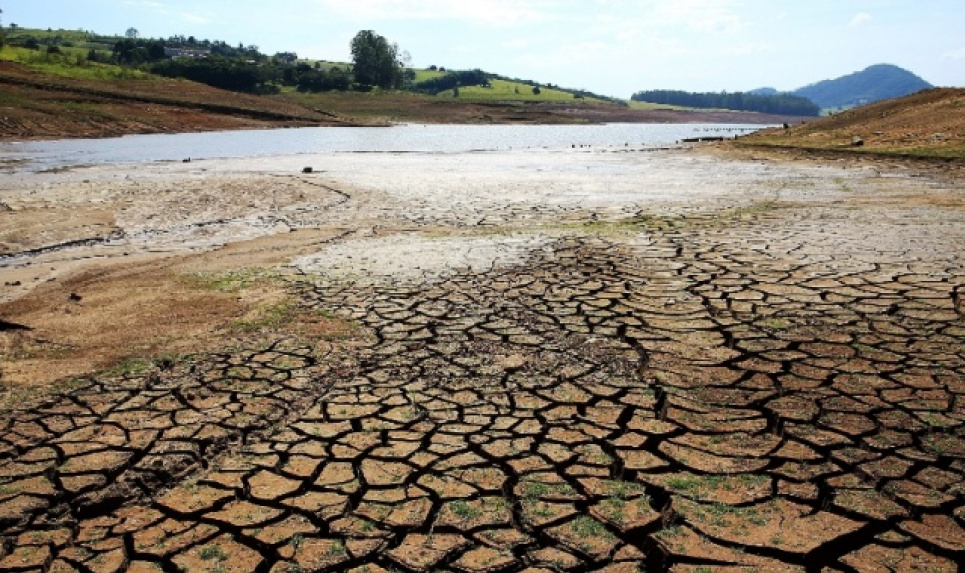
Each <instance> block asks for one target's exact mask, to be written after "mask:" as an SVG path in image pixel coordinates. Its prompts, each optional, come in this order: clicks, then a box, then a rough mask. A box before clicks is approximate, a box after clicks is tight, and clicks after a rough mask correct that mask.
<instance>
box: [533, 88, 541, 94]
mask: <svg viewBox="0 0 965 573" xmlns="http://www.w3.org/2000/svg"><path fill="white" fill-rule="evenodd" d="M539 94H540V89H539V86H533V95H539Z"/></svg>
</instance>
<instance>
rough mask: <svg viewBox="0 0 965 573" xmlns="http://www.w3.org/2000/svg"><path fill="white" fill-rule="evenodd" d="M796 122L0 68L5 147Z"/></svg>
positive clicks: (1, 133) (746, 115)
mask: <svg viewBox="0 0 965 573" xmlns="http://www.w3.org/2000/svg"><path fill="white" fill-rule="evenodd" d="M793 119H794V118H786V117H780V116H770V115H763V114H755V113H741V112H681V111H670V110H657V111H641V110H630V109H628V108H623V107H620V106H616V105H609V104H606V105H604V104H581V105H576V104H569V103H563V104H559V103H535V104H522V103H518V102H497V103H487V104H483V103H465V102H451V101H443V100H439V99H437V98H432V97H428V96H420V95H414V94H408V93H386V94H359V93H330V94H319V95H315V96H311V97H309V98H306V97H305V96H301V95H298V94H290V95H282V96H272V97H258V96H253V95H245V94H239V93H235V92H229V91H224V90H219V89H215V88H211V87H208V86H205V85H202V84H197V83H194V82H189V81H181V80H171V79H164V78H153V79H145V80H123V81H121V80H118V81H94V80H77V79H68V78H63V77H58V76H52V75H48V74H43V73H40V72H37V71H34V70H30V69H28V68H26V67H24V66H22V65H20V64H16V63H13V62H0V141H2V140H23V139H58V138H72V137H114V136H120V135H125V134H133V133H169V132H170V133H184V132H193V131H217V130H229V129H259V128H278V127H301V126H313V125H324V126H339V125H341V126H365V125H385V124H386V123H398V122H412V123H524V124H537V123H547V124H556V123H606V122H611V123H612V122H640V123H750V124H775V123H782V122H784V121H793Z"/></svg>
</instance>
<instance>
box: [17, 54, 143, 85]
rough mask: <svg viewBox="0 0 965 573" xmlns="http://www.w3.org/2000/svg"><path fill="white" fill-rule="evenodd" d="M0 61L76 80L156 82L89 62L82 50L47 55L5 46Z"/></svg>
mask: <svg viewBox="0 0 965 573" xmlns="http://www.w3.org/2000/svg"><path fill="white" fill-rule="evenodd" d="M0 60H3V61H8V62H16V63H18V64H21V65H23V66H25V67H27V68H29V69H31V70H35V71H38V72H43V73H45V74H50V75H52V76H58V77H62V78H70V79H76V80H101V81H116V80H157V79H159V78H158V77H157V76H154V75H152V74H149V73H147V72H142V71H140V70H136V69H132V68H125V67H121V66H114V65H110V64H101V63H98V62H91V61H88V60H87V58H86V56H85V55H84V51H83V50H80V49H76V50H64V53H62V54H48V53H47V52H46V51H45V50H43V49H41V50H39V51H38V50H28V49H26V48H18V47H14V46H5V47H4V48H3V49H2V50H0Z"/></svg>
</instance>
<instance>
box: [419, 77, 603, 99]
mask: <svg viewBox="0 0 965 573" xmlns="http://www.w3.org/2000/svg"><path fill="white" fill-rule="evenodd" d="M489 84H490V85H489V87H483V86H467V87H462V88H459V98H458V99H460V100H467V101H481V102H486V101H532V102H594V103H603V100H599V99H594V98H586V99H577V98H575V97H573V94H571V93H569V92H567V91H563V90H559V89H555V88H548V87H542V86H540V88H539V93H538V94H535V93H533V86H530V85H528V84H523V83H519V82H513V81H508V80H497V79H494V80H490V82H489ZM436 97H437V98H450V99H452V98H454V97H455V95H454V90H447V91H444V92H439V94H438V95H436Z"/></svg>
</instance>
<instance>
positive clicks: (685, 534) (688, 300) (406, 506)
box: [0, 152, 965, 572]
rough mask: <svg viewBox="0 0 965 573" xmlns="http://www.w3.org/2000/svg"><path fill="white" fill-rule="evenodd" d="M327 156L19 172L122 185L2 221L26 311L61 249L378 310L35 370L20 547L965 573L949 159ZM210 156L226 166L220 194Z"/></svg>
mask: <svg viewBox="0 0 965 573" xmlns="http://www.w3.org/2000/svg"><path fill="white" fill-rule="evenodd" d="M296 161H297V162H298V163H297V164H296V163H295V162H296ZM318 161H324V162H325V169H326V171H327V172H326V173H323V174H320V175H317V176H292V175H285V174H286V173H288V174H290V173H294V172H296V170H295V166H296V165H299V166H300V164H301V163H304V162H305V159H304V158H295V159H291V158H288V159H285V158H281V159H279V158H274V159H264V160H255V161H250V162H247V163H246V164H245V165H243V166H242V165H238V164H232V165H230V166H219V165H217V164H214V163H213V162H212V163H211V164H209V165H207V166H206V167H205V168H206V169H208V171H206V172H205V173H203V174H201V173H197V172H194V171H192V170H195V169H197V166H191V167H184V166H155V167H150V168H144V167H142V168H140V169H139V170H131V171H129V172H128V175H130V176H132V177H133V178H134V179H135V181H134V182H130V181H126V180H123V178H121V179H122V180H121V181H115V180H114V179H115V177H114V175H116V173H113V174H105V173H104V172H98V171H96V170H94V171H86V170H85V171H83V172H82V173H79V174H78V173H67V174H59V175H43V176H37V177H40V180H39V181H38V182H31V181H34V180H33V179H31V177H33V176H30V177H28V176H23V177H22V178H21V179H20V180H17V181H14V180H13V179H11V183H10V184H9V185H6V187H5V188H4V190H3V191H2V193H3V195H2V200H3V201H4V202H5V204H6V205H7V206H8V211H7V212H6V216H7V217H8V218H7V221H20V220H21V219H19V218H15V215H17V214H18V213H19V214H21V215H27V214H28V213H30V212H31V211H30V209H29V208H28V207H31V205H28V204H27V203H29V201H28V198H30V197H34V199H30V201H33V200H37V201H40V200H46V201H48V202H47V203H44V204H43V206H40V204H33V206H34V207H37V209H40V211H37V212H35V213H34V214H35V215H36V214H38V213H40V214H42V213H43V210H44V209H48V210H49V209H53V210H55V211H56V210H58V209H63V208H64V205H68V207H69V208H67V209H66V210H65V211H70V212H76V211H77V210H78V209H81V208H84V207H87V208H93V207H91V206H90V205H88V204H87V203H89V202H85V201H84V200H81V199H78V198H77V196H76V195H75V194H74V193H73V191H74V190H75V189H76V188H77V186H86V188H88V189H89V190H90V191H94V190H100V191H102V192H103V195H102V198H103V200H104V204H103V205H102V206H105V211H106V214H105V215H104V218H103V221H104V222H103V228H99V229H95V230H92V229H90V228H86V227H83V225H81V226H79V227H78V228H82V229H85V230H84V232H83V233H81V232H80V231H63V235H58V236H57V237H56V239H55V240H52V241H51V243H50V245H46V246H45V245H39V244H29V245H28V244H27V241H28V240H27V239H18V240H19V241H20V242H19V243H18V242H16V241H15V240H14V239H15V238H13V237H9V236H8V238H6V239H5V241H4V242H5V244H7V245H13V246H10V247H8V250H9V251H11V254H9V255H8V256H7V259H6V267H4V268H0V272H2V273H3V275H2V276H5V277H6V276H13V273H20V274H23V275H24V277H26V276H27V275H34V276H33V277H32V278H36V279H38V280H37V281H36V285H34V283H29V282H24V281H28V280H29V279H27V278H24V279H23V280H21V281H20V282H21V284H20V285H18V286H16V287H13V286H11V287H9V288H8V290H7V291H5V296H7V297H8V298H10V299H11V301H10V302H8V303H6V304H5V305H4V306H3V307H0V308H2V309H3V312H4V314H3V318H4V320H6V321H9V324H13V323H17V324H23V325H24V326H31V325H30V324H24V323H23V322H17V321H18V320H21V321H22V320H23V319H22V318H21V317H28V318H29V317H34V319H36V320H38V321H41V318H39V317H40V316H41V315H40V314H30V312H34V313H39V312H40V311H37V310H36V307H37V303H36V302H35V303H33V306H31V305H27V304H26V303H23V302H22V301H24V300H34V301H36V300H41V299H43V297H53V296H63V295H64V294H65V291H59V290H57V289H58V288H62V287H60V286H58V282H59V281H61V280H68V281H69V278H67V279H65V278H63V277H62V278H61V279H59V280H58V281H55V282H54V283H48V282H46V278H45V277H49V275H46V274H43V273H38V269H39V268H43V269H44V273H47V272H51V273H53V272H55V271H47V270H46V269H48V268H50V265H51V264H54V268H55V269H65V268H66V269H70V271H71V272H77V271H78V270H83V269H84V268H87V266H89V265H93V264H97V265H107V264H108V263H111V264H114V263H116V264H119V265H120V264H123V260H124V259H123V254H122V253H121V252H120V251H124V252H127V253H128V256H130V257H145V256H147V257H150V256H154V257H158V258H157V259H152V261H153V262H149V263H147V264H148V265H149V266H153V267H158V266H161V267H163V269H162V270H163V271H164V272H185V269H192V268H193V269H196V268H199V267H200V268H222V267H225V266H227V267H230V265H231V264H236V263H237V261H236V260H235V259H233V258H232V257H234V256H237V257H238V258H240V259H241V260H248V261H254V262H256V263H257V262H260V263H262V264H265V265H268V264H269V263H272V262H273V261H274V262H284V261H275V259H284V260H285V261H288V262H287V263H286V264H285V265H283V266H282V267H281V268H282V269H283V271H281V272H280V274H281V277H280V278H279V279H277V280H278V281H280V282H281V283H283V284H284V285H285V287H284V288H285V289H286V291H287V293H288V295H289V296H291V297H294V300H295V301H297V305H298V308H299V309H300V310H301V311H302V314H301V315H299V316H300V319H299V320H301V321H302V322H305V320H306V319H305V317H306V316H308V317H311V316H314V317H316V319H317V320H318V321H322V320H323V319H324V320H331V319H332V317H339V318H341V319H343V320H345V321H351V322H352V323H354V325H355V327H354V329H353V330H352V331H351V334H350V335H348V336H334V337H333V336H313V335H312V333H311V332H309V331H300V332H299V333H298V335H296V336H288V335H286V336H284V337H281V336H279V337H277V338H276V339H272V338H271V333H272V332H273V331H268V332H267V333H263V334H262V335H261V336H259V337H254V338H251V339H245V338H244V337H241V338H239V339H238V340H237V341H235V342H236V343H235V344H233V345H226V346H225V347H224V348H220V349H217V350H212V351H210V352H202V353H196V354H193V355H191V356H189V357H182V358H179V359H177V360H170V361H167V360H159V361H156V362H155V364H154V367H153V368H151V369H149V370H147V371H144V372H130V371H125V372H119V371H117V370H114V371H107V372H102V373H99V374H94V375H90V376H86V377H84V378H81V379H79V380H76V381H74V382H72V383H70V384H68V385H61V386H57V387H56V388H54V389H51V390H47V391H45V392H39V391H37V392H36V395H34V394H33V393H32V389H31V388H29V384H27V383H26V381H24V382H22V383H21V384H20V386H19V387H18V388H19V389H18V394H17V395H18V400H17V401H15V402H14V401H9V400H8V401H7V402H6V405H5V410H4V411H3V413H2V414H0V531H2V532H3V533H2V535H3V545H2V549H0V569H2V570H23V571H28V570H55V571H97V572H102V571H103V572H106V571H119V570H125V569H126V570H132V571H156V570H161V571H178V570H187V571H259V572H267V571H274V572H282V571H284V572H294V571H344V570H352V571H370V572H377V571H393V570H394V571H419V572H421V571H458V572H501V571H507V572H510V571H531V572H536V571H644V570H646V571H666V570H670V571H681V572H683V571H689V572H697V571H829V572H830V571H956V570H958V569H959V567H960V565H959V564H960V563H961V562H962V561H963V559H965V528H963V524H965V402H963V400H965V300H963V297H965V260H963V254H965V195H963V192H965V191H963V189H962V182H961V180H960V179H949V178H944V177H942V176H941V174H940V173H934V172H932V173H926V174H920V173H916V172H915V170H914V169H913V168H908V167H907V166H906V167H902V166H888V165H882V164H866V165H843V164H842V165H828V164H824V163H813V164H811V163H806V162H791V163H776V162H769V161H762V160H755V161H749V160H742V161H736V160H726V159H720V158H713V157H709V156H706V155H701V154H696V153H692V152H689V153H688V152H673V153H660V154H654V153H619V154H618V153H599V152H592V153H576V152H573V153H556V154H552V153H545V154H543V153H507V154H470V155H462V156H401V155H400V156H397V155H391V156H379V157H358V156H329V157H324V158H320V159H318ZM99 178H100V179H99ZM85 181H86V182H85ZM199 181H200V182H202V183H198V182H199ZM212 182H219V183H218V184H219V185H221V184H223V185H225V186H232V187H231V188H230V189H229V190H228V191H223V192H222V193H221V194H212V195H211V197H210V198H209V203H211V206H212V209H211V211H210V213H209V214H203V215H199V214H197V213H198V211H197V210H196V207H197V204H196V203H192V201H194V200H195V198H196V196H197V195H198V194H199V192H200V190H202V189H203V188H205V186H206V185H207V186H210V185H212V184H213V183H212ZM139 186H140V187H139ZM223 189H227V187H224V188H223ZM266 189H271V190H275V191H277V192H276V193H274V194H273V197H274V199H271V201H269V203H270V204H268V203H266V204H261V203H259V201H262V200H266V199H263V198H262V199H259V197H263V192H264V191H265V190H266ZM279 190H280V191H279ZM25 191H33V192H34V193H33V194H32V195H31V194H30V193H25ZM147 191H149V192H150V193H147ZM281 191H284V193H286V194H285V195H283V194H282V193H281ZM145 195H148V196H149V197H151V199H150V201H146V200H145V199H143V197H144V196H145ZM239 196H241V197H242V198H241V199H237V197H239ZM51 197H57V198H56V199H51ZM44 198H46V199H44ZM68 199H70V200H71V201H79V202H80V203H84V204H83V205H81V204H76V205H74V204H70V203H69V201H68ZM152 202H153V203H154V204H155V208H154V210H153V211H152V209H151V207H150V204H151V203H152ZM177 204H183V205H185V213H184V214H183V215H179V216H176V217H171V218H170V220H165V219H164V218H163V215H164V213H165V212H167V209H166V208H165V207H164V206H165V205H177ZM262 211H264V213H271V214H272V217H274V218H271V219H265V218H264V216H263V215H262ZM51 212H52V211H51ZM62 215H63V216H65V217H66V215H64V214H63V213H62ZM125 217H126V218H125ZM186 217H187V218H188V220H189V222H190V223H191V224H190V225H186V224H185V220H186V219H185V218H186ZM190 217H196V219H190ZM148 221H151V222H150V223H148ZM265 221H269V222H270V224H268V223H265ZM213 222H217V224H215V223H213ZM263 223H264V224H263ZM24 224H25V225H27V224H26V223H24ZM30 224H33V223H30ZM7 228H10V227H7ZM198 229H207V231H205V232H204V233H202V234H203V235H204V236H203V237H200V238H199V235H198V233H199V231H198ZM218 229H221V230H224V233H221V234H218V233H216V232H214V231H215V230H218ZM280 229H292V230H295V231H294V232H289V233H285V234H284V235H281V236H282V237H287V239H286V240H284V241H282V240H281V239H279V238H278V237H279V235H277V234H273V233H276V232H277V231H278V230H280ZM138 230H140V231H138ZM139 232H141V233H143V234H139ZM84 233H86V235H84ZM28 235H29V236H37V235H36V233H30V234H28ZM80 235H84V237H86V238H85V240H84V241H79V242H78V240H77V239H78V237H79V236H80ZM259 236H261V238H259ZM153 237H158V239H156V240H155V239H153ZM191 237H193V238H194V239H196V240H195V241H194V242H193V243H191V244H192V245H194V246H195V247H197V248H198V249H199V252H197V253H194V252H192V253H183V252H181V249H182V248H183V244H182V243H185V242H188V241H187V240H186V238H191ZM235 237H243V238H246V239H249V241H248V242H246V243H243V244H241V245H242V246H237V245H236V246H233V247H226V248H221V249H215V250H213V251H212V250H210V249H211V247H212V246H213V245H218V244H220V243H222V242H225V241H233V240H234V238H235ZM51 245H56V246H57V248H53V249H51V248H49V247H50V246H51ZM266 245H268V246H266ZM152 249H153V250H167V251H168V252H166V253H163V257H162V255H161V254H154V255H151V254H150V253H148V252H147V251H150V250H152ZM272 249H274V250H272ZM266 250H268V251H271V255H270V256H269V255H265V252H266ZM14 253H19V254H14ZM259 256H260V258H259ZM45 257H46V258H45ZM51 257H53V258H51ZM115 259H116V261H115ZM138 260H140V259H138ZM112 261H113V262H112ZM158 261H164V263H163V264H161V263H160V262H158ZM27 262H35V263H36V264H32V265H30V268H29V272H28V271H27V270H26V269H27V268H28V267H27V266H26V263H27ZM129 264H133V263H129ZM138 264H140V263H138ZM219 265H220V266H219ZM110 268H113V267H110ZM58 272H65V273H66V271H58ZM18 276H20V275H18ZM64 276H69V275H64ZM110 276H115V275H110ZM5 280H6V281H7V282H15V281H10V279H5ZM70 284H79V283H70ZM83 284H84V285H85V286H86V287H87V288H90V289H94V288H100V287H98V286H97V285H98V284H99V283H97V282H96V281H94V280H93V279H90V278H88V282H86V283H83ZM104 288H106V287H104ZM89 299H90V297H89V296H85V298H84V299H83V300H80V301H77V302H76V304H75V306H74V307H68V309H70V310H71V312H73V313H82V311H83V305H84V304H88V302H85V301H89ZM18 304H20V305H21V306H17V305H18ZM58 304H61V303H60V302H59V303H58ZM28 307H29V308H28ZM31 308H33V309H34V310H30V309H31ZM57 308H58V309H60V310H59V311H58V312H60V313H61V314H64V312H65V311H64V310H63V309H61V308H60V307H57ZM18 312H19V313H22V314H15V313H18ZM45 324H48V326H49V328H54V325H55V324H56V323H55V321H52V320H51V322H49V323H45ZM38 330H40V329H39V327H36V328H35V330H34V331H27V332H26V333H24V332H21V331H15V330H13V329H12V327H11V328H9V329H8V328H5V329H4V330H3V331H2V332H0V336H4V337H7V338H10V337H13V336H31V335H33V336H38V335H37V334H36V332H37V331H38ZM32 332H33V333H34V334H31V333H32ZM266 337H267V338H266ZM78 344H80V343H78ZM8 360H9V361H11V363H12V362H13V359H11V358H8ZM26 371H28V370H25V372H26Z"/></svg>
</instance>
